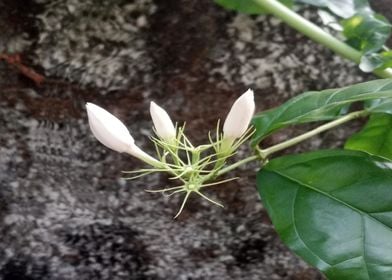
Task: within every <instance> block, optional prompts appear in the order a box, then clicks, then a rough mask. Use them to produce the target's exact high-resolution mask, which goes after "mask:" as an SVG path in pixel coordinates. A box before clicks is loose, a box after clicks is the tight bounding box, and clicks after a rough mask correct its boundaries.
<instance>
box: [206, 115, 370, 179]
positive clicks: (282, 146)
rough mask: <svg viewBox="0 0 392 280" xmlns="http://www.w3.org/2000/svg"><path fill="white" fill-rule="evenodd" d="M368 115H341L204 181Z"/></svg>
mask: <svg viewBox="0 0 392 280" xmlns="http://www.w3.org/2000/svg"><path fill="white" fill-rule="evenodd" d="M367 115H369V112H368V111H365V110H362V111H355V112H352V113H349V114H347V115H346V116H344V117H341V118H339V119H337V120H334V121H331V122H329V123H326V124H324V125H321V126H319V127H317V128H315V129H313V130H310V131H308V132H306V133H304V134H301V135H299V136H297V137H294V138H292V139H289V140H287V141H284V142H282V143H279V144H277V145H274V146H271V147H269V148H267V149H264V150H263V149H258V151H257V155H253V156H249V157H247V158H244V159H242V160H240V161H237V162H236V163H234V164H232V165H229V166H227V167H225V168H222V169H221V170H220V171H219V172H217V173H215V174H213V175H214V176H213V177H211V176H206V177H205V178H204V180H203V182H205V181H208V180H211V179H213V178H216V177H218V176H221V175H223V174H225V173H227V172H229V171H231V170H233V169H236V168H237V167H239V166H241V165H243V164H245V163H248V162H250V161H254V160H257V159H258V160H261V161H262V162H265V161H266V159H267V158H268V156H270V155H271V154H273V153H276V152H278V151H281V150H283V149H286V148H289V147H291V146H293V145H296V144H298V143H300V142H302V141H304V140H307V139H308V138H311V137H313V136H315V135H317V134H319V133H321V132H324V131H326V130H329V129H331V128H334V127H336V126H339V125H341V124H344V123H346V122H348V121H351V120H353V119H357V118H361V117H365V116H367Z"/></svg>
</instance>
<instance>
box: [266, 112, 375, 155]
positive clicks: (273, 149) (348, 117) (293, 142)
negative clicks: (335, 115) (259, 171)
mask: <svg viewBox="0 0 392 280" xmlns="http://www.w3.org/2000/svg"><path fill="white" fill-rule="evenodd" d="M367 115H369V112H368V111H365V110H363V111H356V112H352V113H350V114H347V115H346V116H344V117H341V118H339V119H337V120H334V121H331V122H329V123H326V124H324V125H321V126H319V127H317V128H315V129H313V130H310V131H308V132H306V133H304V134H301V135H299V136H297V137H294V138H292V139H289V140H287V141H284V142H282V143H279V144H277V145H274V146H272V147H269V148H267V149H264V150H259V153H260V154H261V155H262V157H263V158H267V157H268V156H269V155H271V154H273V153H276V152H278V151H280V150H283V149H286V148H288V147H291V146H293V145H296V144H298V143H300V142H302V141H304V140H306V139H308V138H310V137H313V136H315V135H317V134H319V133H321V132H323V131H326V130H328V129H331V128H334V127H336V126H338V125H341V124H343V123H346V122H348V121H351V120H353V119H357V118H360V117H364V116H367Z"/></svg>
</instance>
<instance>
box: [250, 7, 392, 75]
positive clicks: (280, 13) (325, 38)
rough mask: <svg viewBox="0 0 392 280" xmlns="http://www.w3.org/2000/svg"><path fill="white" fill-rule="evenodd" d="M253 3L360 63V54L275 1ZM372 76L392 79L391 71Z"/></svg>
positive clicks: (313, 38) (376, 72)
mask: <svg viewBox="0 0 392 280" xmlns="http://www.w3.org/2000/svg"><path fill="white" fill-rule="evenodd" d="M253 2H255V3H257V4H258V5H260V6H261V7H262V8H263V9H265V10H267V11H268V12H270V13H271V14H273V15H274V16H276V17H277V18H279V19H281V20H282V21H283V22H285V23H287V24H288V25H289V26H291V27H292V28H294V29H296V30H298V31H299V32H301V33H302V34H304V35H306V36H307V37H309V38H310V39H312V40H313V41H316V42H318V43H320V44H321V45H323V46H325V47H327V48H329V49H330V50H332V51H334V52H335V53H337V54H339V55H340V56H342V57H344V58H347V59H349V60H351V61H353V62H355V63H357V64H359V63H360V62H361V56H362V54H361V52H359V51H358V50H356V49H354V48H352V47H350V46H349V45H347V44H346V43H344V42H342V41H340V40H338V39H337V38H335V37H334V36H332V35H331V34H329V33H327V32H325V31H324V30H323V29H321V28H320V27H318V26H317V25H315V24H314V23H312V22H310V21H308V20H307V19H305V18H304V17H302V16H300V15H299V14H297V13H295V12H294V11H292V10H290V9H289V8H287V7H286V6H285V5H283V4H282V3H280V2H279V1H277V0H253ZM373 73H374V74H376V75H377V76H379V77H381V78H392V69H390V68H388V69H385V70H374V71H373Z"/></svg>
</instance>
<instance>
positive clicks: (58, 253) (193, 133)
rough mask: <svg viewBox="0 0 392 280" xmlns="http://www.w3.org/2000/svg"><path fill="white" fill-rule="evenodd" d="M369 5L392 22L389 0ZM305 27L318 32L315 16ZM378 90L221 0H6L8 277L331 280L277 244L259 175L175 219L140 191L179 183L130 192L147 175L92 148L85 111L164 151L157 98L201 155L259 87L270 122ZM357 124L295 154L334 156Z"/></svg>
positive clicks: (2, 173)
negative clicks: (335, 95) (155, 140)
mask: <svg viewBox="0 0 392 280" xmlns="http://www.w3.org/2000/svg"><path fill="white" fill-rule="evenodd" d="M371 2H372V4H373V7H374V9H375V10H377V11H380V12H381V13H382V14H384V15H385V16H387V17H388V18H389V19H390V20H391V19H392V9H391V8H390V3H389V2H390V1H388V0H379V1H371ZM300 13H301V14H302V15H304V16H305V17H307V18H309V19H311V20H312V21H313V22H316V23H317V22H318V21H319V18H318V16H317V14H316V12H315V10H313V9H311V8H308V9H302V10H301V11H300ZM374 78H375V77H374V76H372V75H370V74H363V73H361V72H360V70H359V69H357V66H356V65H355V64H353V63H351V62H348V61H347V60H344V59H341V58H339V57H338V56H336V55H334V54H333V53H332V52H330V51H329V50H326V49H325V48H324V47H322V46H319V45H317V44H315V43H313V42H311V41H309V40H308V39H306V38H305V37H303V36H302V35H301V34H299V33H297V32H296V31H294V30H292V29H291V28H289V27H287V26H286V25H285V24H283V23H281V22H280V21H279V20H277V19H275V18H273V17H270V16H248V15H241V14H237V13H235V12H230V11H227V10H224V9H223V8H221V7H219V6H217V5H216V4H214V3H213V1H211V0H135V1H131V0H84V1H78V0H59V1H58V0H24V1H23V0H0V279H3V280H38V279H39V280H70V279H78V280H85V279H86V280H87V279H89V280H91V279H111V280H117V279H167V280H168V279H181V280H182V279H184V280H186V279H187V280H191V279H194V280H196V279H220V280H222V279H247V280H248V279H249V280H251V279H263V280H280V279H287V280H289V279H290V280H316V279H324V278H323V277H322V276H321V275H320V274H319V273H318V272H317V271H316V270H315V269H312V268H310V267H309V266H308V265H307V264H305V263H304V262H302V261H301V260H299V259H298V258H297V257H296V256H294V255H293V254H292V253H291V252H290V251H288V249H287V248H286V247H285V246H284V245H283V244H282V243H281V241H280V239H279V237H278V236H277V235H276V233H275V230H274V228H273V227H272V225H271V223H270V221H269V218H268V216H267V213H266V212H265V210H264V208H263V206H262V204H261V202H260V199H259V196H258V193H257V191H256V185H255V173H256V171H257V170H258V167H257V164H256V163H253V164H249V165H247V166H244V167H242V168H240V169H237V170H236V171H234V172H233V173H232V174H231V175H232V176H238V177H240V179H239V180H237V181H235V182H230V183H226V184H224V185H218V186H215V187H211V188H210V189H209V190H208V191H207V194H208V195H209V196H210V197H212V198H214V199H216V200H218V201H220V202H221V203H223V204H224V205H225V208H223V209H221V208H218V207H215V206H214V205H212V204H210V203H208V202H206V201H203V200H201V199H199V198H197V197H191V199H190V201H189V203H188V205H187V206H186V208H185V210H184V211H183V213H182V214H181V216H180V217H179V218H178V219H176V220H173V216H174V215H175V214H176V212H177V210H178V208H179V206H180V203H181V197H174V196H173V197H170V198H166V197H164V196H161V195H160V194H150V193H146V192H145V191H144V189H147V188H159V187H164V186H167V185H170V184H172V182H171V181H170V180H168V179H167V177H166V176H165V175H150V176H147V177H144V178H141V179H137V180H134V181H126V180H124V179H123V178H122V176H123V175H122V174H121V170H134V169H137V168H140V167H143V164H142V163H141V162H139V161H138V160H136V159H134V158H131V157H129V156H127V155H122V154H117V153H115V152H113V151H111V150H109V149H107V148H105V147H104V146H102V145H101V144H100V143H98V142H97V141H96V140H95V138H94V137H93V136H92V134H91V132H90V130H89V127H88V123H87V116H86V112H85V102H93V103H96V104H97V105H99V106H102V107H104V108H105V109H107V110H108V111H110V112H111V113H113V114H115V115H116V116H117V117H119V118H120V119H121V120H123V121H124V123H125V124H126V125H127V126H128V128H129V129H130V131H131V133H132V135H133V136H134V138H135V139H136V143H137V144H138V145H139V146H141V147H142V148H143V149H145V150H146V151H148V152H149V153H153V151H154V147H153V145H152V144H151V142H150V141H149V136H151V135H152V122H151V119H150V116H149V102H150V101H152V100H153V101H155V102H156V103H158V104H159V105H160V106H162V107H164V108H165V109H166V110H167V111H168V112H169V113H170V115H171V117H172V119H173V120H174V121H177V122H179V123H182V122H186V123H187V134H188V136H189V137H190V138H191V139H192V140H193V141H194V142H195V143H197V144H201V143H203V142H205V141H207V139H208V137H207V135H208V131H209V130H214V129H215V127H216V122H217V120H218V119H224V117H225V115H226V114H227V112H228V110H229V109H230V106H231V104H232V102H233V101H234V100H235V99H236V98H237V97H238V96H239V95H240V94H242V93H243V92H244V91H245V90H247V89H248V88H253V89H254V90H255V100H256V107H257V111H262V110H265V109H268V108H271V107H274V106H278V105H279V104H281V103H282V102H284V101H285V100H287V99H288V98H290V97H292V96H295V95H297V94H299V93H301V92H303V91H306V90H319V89H325V88H332V87H340V86H344V85H349V84H353V83H356V82H360V81H365V80H371V79H374ZM359 125H360V123H356V122H354V123H351V124H349V125H346V126H343V127H340V128H338V129H336V130H334V131H329V132H326V133H324V134H321V135H319V136H317V137H315V138H313V139H312V140H310V141H308V142H306V143H304V144H302V145H299V146H297V147H295V148H293V149H291V150H290V151H289V152H301V151H305V150H312V149H317V148H330V147H338V146H340V145H341V144H342V143H343V141H344V139H345V138H346V137H347V136H348V135H350V134H351V133H352V132H354V131H356V130H357V129H358V127H359ZM308 128H309V127H308V126H303V127H299V128H298V127H296V128H295V129H294V128H292V129H288V130H285V131H284V132H281V133H278V134H276V135H275V136H274V137H272V138H270V139H268V141H267V142H266V144H273V143H277V142H279V141H282V140H284V139H286V138H287V137H290V136H293V135H297V134H298V133H300V132H301V131H302V129H303V131H305V130H306V129H308ZM249 152H250V149H249V148H248V147H247V145H244V147H243V148H241V150H240V152H239V153H238V155H237V158H241V157H244V156H246V154H248V153H249Z"/></svg>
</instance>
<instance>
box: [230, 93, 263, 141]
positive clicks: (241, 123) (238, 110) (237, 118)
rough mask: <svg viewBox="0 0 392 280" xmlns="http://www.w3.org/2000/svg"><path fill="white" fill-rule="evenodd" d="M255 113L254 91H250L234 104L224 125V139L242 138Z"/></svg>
mask: <svg viewBox="0 0 392 280" xmlns="http://www.w3.org/2000/svg"><path fill="white" fill-rule="evenodd" d="M254 111H255V102H254V96H253V90H251V89H248V90H247V91H246V92H245V93H244V94H242V95H241V96H240V97H239V98H238V99H237V100H236V101H235V102H234V104H233V106H232V107H231V109H230V112H229V114H227V117H226V120H225V123H224V125H223V138H224V139H229V140H232V141H233V140H234V139H237V138H240V137H241V136H242V135H243V134H244V133H245V131H246V130H247V128H248V126H249V123H250V121H251V119H252V116H253V113H254Z"/></svg>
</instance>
